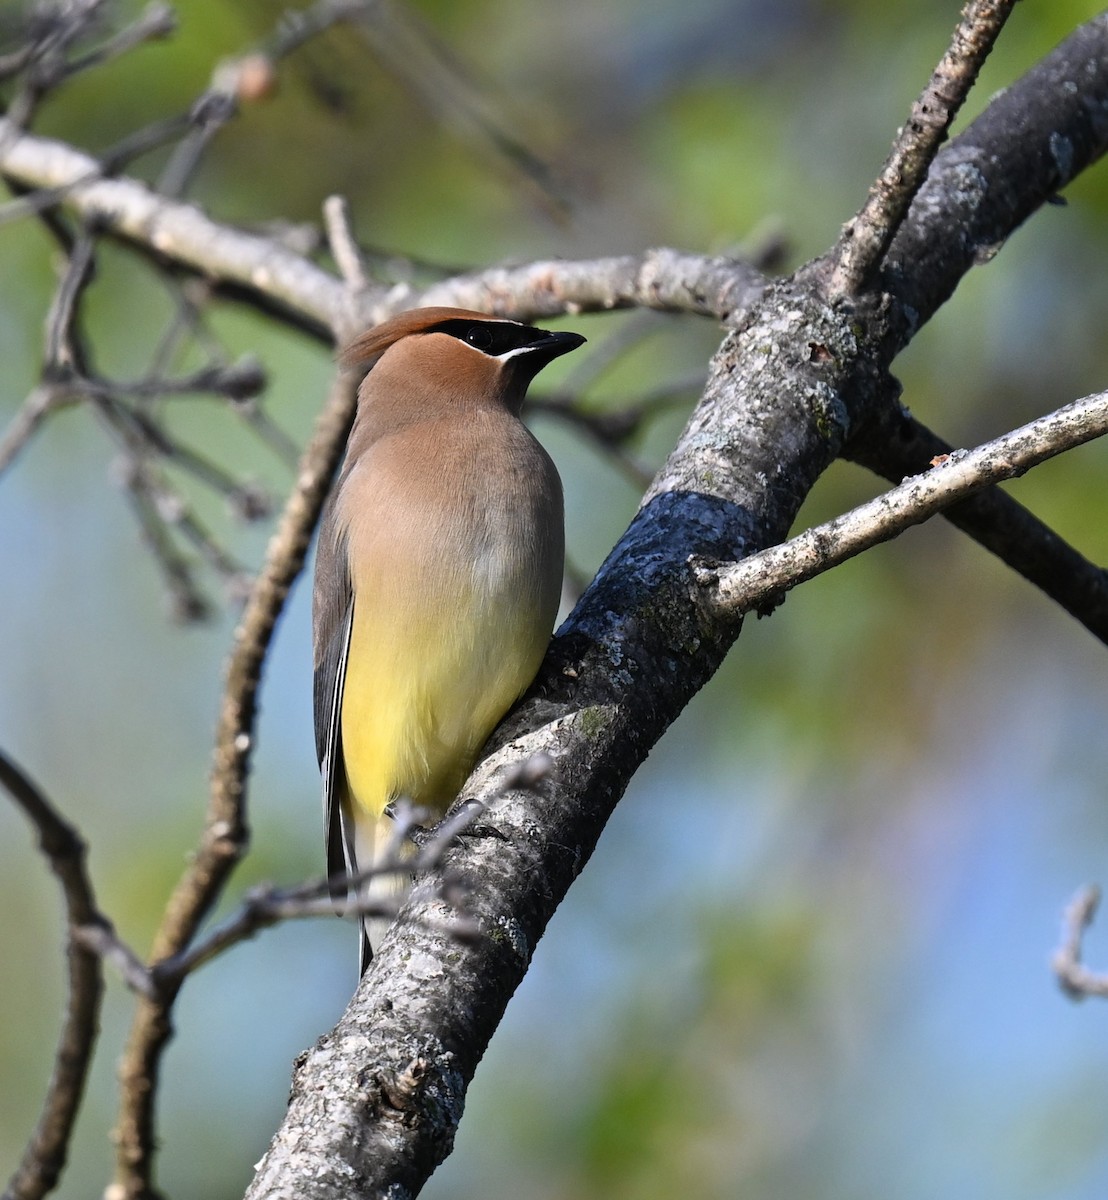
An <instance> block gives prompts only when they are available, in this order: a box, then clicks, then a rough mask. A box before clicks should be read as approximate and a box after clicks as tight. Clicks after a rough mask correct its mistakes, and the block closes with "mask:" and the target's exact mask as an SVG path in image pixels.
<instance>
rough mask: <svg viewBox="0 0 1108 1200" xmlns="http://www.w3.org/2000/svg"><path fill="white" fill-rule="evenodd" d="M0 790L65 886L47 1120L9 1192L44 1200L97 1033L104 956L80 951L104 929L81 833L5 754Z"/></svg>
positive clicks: (14, 1199) (25, 1199) (62, 1155)
mask: <svg viewBox="0 0 1108 1200" xmlns="http://www.w3.org/2000/svg"><path fill="white" fill-rule="evenodd" d="M0 784H2V785H3V787H4V788H5V789H6V790H7V791H8V793H9V794H10V795H11V797H12V799H13V800H14V801H15V802H16V804H17V805H18V806H19V807H20V808H21V809H22V810H23V812H24V813H25V814H26V816H27V818H28V819H29V820H30V821H31V823H32V825H34V827H35V829H36V830H37V832H38V837H39V846H40V848H41V849H42V851H43V853H44V854H45V855H46V857H47V859H48V860H49V863H50V869H51V870H52V871H53V872H54V874H55V875H56V876H57V878H58V881H59V882H60V883H61V885H62V894H63V896H64V898H65V907H66V923H67V937H68V949H67V954H66V961H67V963H68V966H69V985H68V995H67V999H66V1014H65V1021H64V1023H63V1025H62V1032H61V1036H60V1038H59V1040H58V1048H57V1050H56V1052H55V1055H54V1069H53V1071H52V1073H51V1076H50V1084H49V1086H48V1088H47V1092H46V1098H45V1100H44V1101H43V1106H42V1114H41V1116H40V1117H39V1120H38V1125H37V1126H36V1127H35V1131H34V1133H33V1134H32V1135H31V1138H30V1140H29V1141H28V1143H27V1147H26V1149H25V1150H24V1152H23V1158H22V1160H21V1161H20V1163H19V1166H18V1167H17V1168H16V1171H15V1174H14V1175H13V1176H12V1177H11V1179H10V1180H9V1182H8V1187H7V1190H6V1191H5V1193H4V1197H5V1200H39V1197H41V1196H45V1195H46V1194H47V1193H48V1192H50V1191H52V1190H53V1188H54V1187H55V1186H56V1184H57V1182H58V1179H59V1178H60V1176H61V1173H62V1170H63V1169H64V1167H65V1161H66V1156H67V1154H68V1152H69V1139H70V1135H71V1134H72V1131H73V1123H74V1121H75V1120H76V1117H77V1110H78V1108H79V1107H80V1103H81V1097H82V1095H83V1093H84V1090H85V1080H86V1079H87V1077H88V1070H89V1066H90V1064H91V1062H92V1052H93V1050H94V1048H95V1046H96V1039H97V1035H98V1033H99V1031H100V1005H101V1000H102V998H103V992H104V981H103V973H102V971H101V966H100V959H99V957H98V956H97V955H96V954H94V953H92V952H91V951H89V950H88V949H87V948H86V947H85V946H84V945H83V944H82V941H81V937H80V933H79V931H80V930H82V929H88V928H95V927H96V926H98V925H105V924H106V922H105V919H104V918H103V917H102V916H101V915H100V913H99V911H98V910H97V907H96V900H95V897H94V895H93V890H92V884H91V882H90V880H89V878H88V874H87V872H86V870H85V844H84V842H83V841H82V840H81V837H80V834H78V832H77V831H76V830H75V829H74V828H73V827H72V826H71V825H70V824H68V822H66V821H65V820H63V818H62V817H61V816H60V815H59V814H58V812H57V811H56V810H55V808H54V806H53V805H52V804H51V803H50V801H49V800H47V798H46V796H45V795H44V794H43V793H42V791H41V790H40V789H39V788H38V787H36V786H35V784H34V783H33V782H32V781H31V780H30V778H29V777H28V776H27V775H26V774H25V773H24V772H23V771H21V770H20V769H19V767H17V766H16V765H15V763H13V762H12V761H11V760H10V759H9V758H7V756H5V755H3V754H0Z"/></svg>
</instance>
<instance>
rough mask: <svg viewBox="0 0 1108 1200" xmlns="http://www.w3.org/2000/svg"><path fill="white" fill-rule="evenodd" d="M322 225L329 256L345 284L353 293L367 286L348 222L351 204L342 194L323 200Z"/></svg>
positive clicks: (356, 245)
mask: <svg viewBox="0 0 1108 1200" xmlns="http://www.w3.org/2000/svg"><path fill="white" fill-rule="evenodd" d="M323 224H324V228H325V229H326V230H327V242H328V244H329V245H330V247H331V256H332V258H334V260H335V266H337V267H338V269H339V274H340V275H341V276H342V277H343V280H344V281H345V282H346V286H347V287H348V288H349V289H350V290H351V292H353V293H354V294H355V295H356V294H357V293H359V292H364V291H365V290H366V288H367V287H368V285H369V283H368V279H367V278H366V269H365V260H364V259H363V258H362V252H361V250H360V249H359V248H358V243H357V240H356V239H355V237H354V232H353V229H352V228H351V224H350V205H349V204H348V203H347V202H346V197H345V196H328V197H327V199H326V200H324V202H323Z"/></svg>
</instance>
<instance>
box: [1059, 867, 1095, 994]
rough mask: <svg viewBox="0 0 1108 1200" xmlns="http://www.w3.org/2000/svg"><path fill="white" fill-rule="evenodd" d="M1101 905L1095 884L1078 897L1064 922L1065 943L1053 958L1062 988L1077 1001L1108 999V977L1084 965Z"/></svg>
mask: <svg viewBox="0 0 1108 1200" xmlns="http://www.w3.org/2000/svg"><path fill="white" fill-rule="evenodd" d="M1099 905H1100V888H1098V887H1097V886H1096V885H1095V884H1090V885H1089V886H1088V887H1083V888H1082V889H1081V891H1079V892H1078V893H1077V895H1076V896H1074V898H1073V899H1072V900H1071V901H1070V902H1069V904H1068V905H1067V906H1066V911H1065V915H1064V916H1063V918H1062V943H1061V945H1060V946H1059V947H1058V949H1057V950H1056V951H1055V952H1054V955H1053V957H1052V958H1051V964H1050V965H1051V966H1052V967H1053V969H1054V974H1055V976H1056V977H1057V979H1058V985H1059V986H1060V987H1061V989H1062V991H1064V992H1065V993H1066V995H1067V996H1070V997H1072V998H1073V999H1074V1000H1084V999H1085V998H1086V997H1087V996H1100V997H1102V998H1104V997H1108V975H1104V974H1101V973H1099V972H1097V971H1091V970H1089V968H1088V967H1086V966H1085V965H1084V964H1083V963H1082V961H1081V950H1082V943H1083V941H1084V937H1085V931H1086V930H1087V929H1088V928H1089V927H1090V926H1091V925H1092V923H1093V919H1094V918H1095V917H1096V910H1097V908H1098V907H1099Z"/></svg>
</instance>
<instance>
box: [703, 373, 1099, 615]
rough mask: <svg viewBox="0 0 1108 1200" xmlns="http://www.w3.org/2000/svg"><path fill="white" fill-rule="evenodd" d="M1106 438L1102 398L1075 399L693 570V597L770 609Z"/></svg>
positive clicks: (731, 607) (721, 605)
mask: <svg viewBox="0 0 1108 1200" xmlns="http://www.w3.org/2000/svg"><path fill="white" fill-rule="evenodd" d="M1105 433H1108V392H1101V393H1099V394H1098V395H1095V396H1089V397H1086V398H1085V399H1083V400H1077V401H1075V402H1074V403H1073V404H1068V405H1066V407H1065V408H1060V409H1058V410H1057V411H1056V412H1053V413H1050V414H1049V415H1048V416H1045V417H1040V418H1039V419H1038V420H1037V421H1032V422H1030V424H1027V425H1024V426H1021V427H1020V428H1019V429H1015V430H1013V431H1012V432H1011V433H1007V434H1005V435H1004V436H1003V437H999V438H996V439H995V440H993V441H991V442H986V443H985V444H984V445H981V446H978V447H977V448H976V449H975V450H970V451H961V450H959V451H955V452H954V453H952V454H950V455H947V456H944V460H940V461H938V462H936V463H935V465H934V467H933V469H932V470H930V471H928V472H927V473H926V474H923V475H917V476H915V477H914V478H912V479H908V480H906V481H905V482H904V483H902V484H901V485H900V486H899V487H895V488H893V489H892V490H891V491H888V492H886V493H885V494H884V495H883V496H878V497H877V499H875V500H871V501H869V502H868V503H867V504H863V505H860V506H859V507H858V508H855V509H852V510H851V511H850V512H848V513H844V514H843V515H842V516H840V517H836V518H835V520H833V521H828V522H826V523H825V524H823V525H817V526H815V527H813V528H812V529H808V530H806V531H805V532H804V533H802V534H800V535H799V536H798V537H795V538H791V539H790V540H789V541H787V542H784V543H782V544H781V545H779V546H773V547H771V548H770V549H768V550H763V551H761V552H760V553H758V554H753V555H751V556H750V558H747V559H744V560H743V561H742V562H738V563H732V564H728V565H727V566H723V567H718V566H711V565H708V564H704V563H697V564H694V567H693V578H694V580H695V585H696V589H697V592H698V598H699V600H700V602H701V603H702V604H704V605H705V606H706V607H708V608H710V609H711V610H712V611H713V612H714V613H716V614H721V613H727V614H729V615H733V616H738V615H740V614H742V613H745V612H750V611H751V610H752V609H757V610H758V611H760V612H764V611H767V610H769V609H772V607H773V606H774V604H775V603H777V602H778V601H779V600H780V599H781V597H782V596H783V595H784V593H785V592H787V591H788V590H789V589H790V588H793V587H795V586H796V585H797V584H798V583H803V582H804V581H805V580H808V579H812V578H814V577H815V576H817V575H820V574H822V573H823V572H824V571H827V570H830V568H831V567H834V566H838V564H839V563H842V562H845V561H846V560H847V559H849V558H853V557H854V556H855V555H857V554H860V553H861V552H862V551H863V550H868V549H870V547H872V546H876V545H879V544H880V543H881V542H886V541H888V540H889V539H890V538H894V537H896V536H897V535H898V534H900V533H903V532H904V530H906V529H909V528H911V526H913V525H918V524H920V523H921V522H923V521H926V520H927V519H928V518H929V517H932V516H934V515H935V514H936V513H938V512H941V511H942V510H943V509H944V508H946V507H948V506H949V505H951V504H953V503H956V502H957V501H959V500H962V499H964V498H965V497H966V496H968V495H970V494H972V493H973V492H976V491H978V490H979V489H981V488H983V487H987V486H988V485H989V484H994V483H998V482H1000V481H1001V480H1004V479H1012V478H1015V477H1016V476H1018V475H1022V474H1023V473H1024V472H1025V471H1027V470H1029V469H1030V468H1031V467H1033V466H1035V465H1036V464H1038V463H1040V462H1044V461H1045V460H1046V459H1048V458H1053V457H1054V456H1055V455H1056V454H1061V453H1062V452H1063V451H1065V450H1069V449H1072V448H1073V447H1074V446H1079V445H1081V444H1083V443H1084V442H1088V441H1091V440H1092V439H1094V438H1098V437H1102V436H1103V435H1104V434H1105Z"/></svg>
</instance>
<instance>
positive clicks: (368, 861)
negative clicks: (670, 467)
mask: <svg viewBox="0 0 1108 1200" xmlns="http://www.w3.org/2000/svg"><path fill="white" fill-rule="evenodd" d="M583 341H584V339H583V338H582V337H580V336H579V335H578V334H571V333H548V332H546V331H544V330H540V329H535V328H532V327H530V326H527V325H521V324H519V323H517V322H514V321H507V320H503V319H499V318H494V317H489V316H487V315H486V314H483V313H476V312H472V311H469V310H466V309H452V308H426V309H416V310H414V311H411V312H407V313H402V314H401V315H400V316H398V317H395V318H393V319H392V320H391V321H387V322H385V323H384V324H382V325H380V326H377V327H376V328H374V329H371V330H369V331H368V332H367V333H366V334H364V335H362V337H360V338H358V339H357V340H356V341H355V342H354V343H352V345H351V346H350V347H348V349H347V350H346V351H345V353H344V354H343V361H344V362H346V363H348V364H351V365H352V364H357V363H361V362H370V363H371V364H372V365H371V369H370V372H369V374H368V375H367V376H366V379H365V380H364V382H363V383H362V386H361V389H360V390H359V395H358V410H357V414H356V416H355V419H354V424H353V427H352V428H351V431H350V438H349V441H348V444H347V451H346V458H345V461H344V463H343V466H342V469H341V471H340V473H339V477H338V480H337V482H336V484H335V488H334V491H333V493H332V495H331V498H330V500H329V502H328V505H327V508H326V510H325V512H324V517H323V522H322V524H321V527H320V537H319V549H318V553H317V559H316V576H315V592H314V596H313V630H314V642H315V723H316V747H317V751H318V754H319V759H320V764H321V767H322V769H323V784H324V806H325V813H326V828H327V859H328V871H329V873H330V874H331V875H332V877H333V878H336V879H337V878H339V877H341V876H343V875H344V874H345V873H346V872H347V871H353V870H355V869H358V868H361V869H364V868H365V867H367V866H371V865H373V863H374V862H375V861H378V859H379V857H380V854H381V850H382V847H383V844H384V841H385V840H386V839H387V818H386V817H385V808H386V806H387V805H388V804H390V803H391V802H392V801H394V800H398V799H400V798H401V797H407V798H408V799H410V800H411V801H412V802H414V803H415V804H417V805H419V806H421V807H426V808H427V809H429V810H430V811H431V814H432V817H433V819H438V817H440V816H441V815H442V814H443V813H444V812H445V811H446V809H447V807H448V806H449V805H450V803H451V802H452V801H453V799H454V797H455V796H456V795H457V792H458V789H459V788H460V787H461V785H462V783H463V782H464V780H465V777H466V775H468V773H469V771H470V769H471V768H472V766H473V762H474V760H475V758H476V755H477V753H478V751H479V750H480V749H481V746H482V745H483V744H484V742H485V740H486V739H487V737H488V735H489V734H490V733H491V732H492V730H493V727H494V726H495V725H496V723H497V722H498V721H499V720H500V718H501V717H502V716H503V715H504V713H505V712H506V711H507V709H508V708H509V707H510V706H511V705H512V704H513V703H514V701H515V700H516V699H518V697H519V696H520V695H522V693H523V691H524V690H525V689H526V688H527V686H528V684H529V683H530V682H531V680H532V679H533V678H534V675H535V672H536V671H537V670H538V666H539V663H540V662H541V660H542V656H543V653H544V652H545V649H546V644H547V642H548V641H549V638H550V632H551V629H552V627H553V622H554V617H555V615H556V613H557V607H558V598H559V595H560V591H561V577H562V560H563V545H562V539H563V534H562V493H561V484H560V482H559V480H558V475H557V472H556V471H555V469H554V464H553V463H552V462H551V461H550V458H549V457H548V456H547V454H546V452H545V451H544V450H543V449H542V447H541V446H540V445H539V444H538V442H537V441H535V439H534V437H533V436H532V435H531V433H530V432H529V431H528V430H527V428H526V427H525V426H524V425H523V423H522V422H521V421H520V420H519V411H520V408H521V406H522V403H523V399H524V395H525V393H526V390H527V386H528V384H529V383H530V381H531V379H532V378H533V377H534V376H535V374H536V373H537V372H538V371H539V370H541V368H542V367H544V366H545V365H546V364H547V363H548V362H550V361H551V360H552V359H554V358H556V357H557V356H559V355H561V354H565V353H567V352H568V351H570V350H573V349H575V348H576V347H577V346H579V345H580V344H581V343H582V342H583ZM403 883H404V881H403V880H397V879H395V878H394V879H391V880H390V879H388V878H382V879H379V880H375V881H373V883H372V885H371V892H372V894H374V895H377V896H382V895H385V896H387V895H389V894H390V893H391V894H393V895H395V893H396V891H397V890H398V888H401V887H402V885H403ZM382 924H387V922H384V923H382V922H374V923H373V927H372V932H373V934H374V936H375V937H376V936H377V935H378V933H379V930H380V928H381V926H382ZM370 955H371V948H370V943H369V929H368V925H367V931H366V933H365V934H364V935H363V947H362V966H363V969H364V967H365V965H366V963H367V962H368V960H369V957H370Z"/></svg>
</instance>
